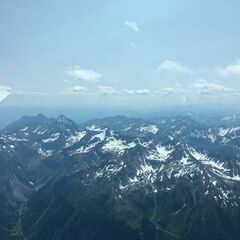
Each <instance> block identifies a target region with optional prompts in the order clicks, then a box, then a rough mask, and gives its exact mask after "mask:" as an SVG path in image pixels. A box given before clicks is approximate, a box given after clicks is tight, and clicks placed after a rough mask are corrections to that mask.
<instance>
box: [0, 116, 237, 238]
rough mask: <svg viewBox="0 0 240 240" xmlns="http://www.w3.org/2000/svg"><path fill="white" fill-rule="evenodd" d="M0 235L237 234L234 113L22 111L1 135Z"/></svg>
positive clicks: (217, 236) (72, 236)
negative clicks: (79, 119) (200, 116)
mask: <svg viewBox="0 0 240 240" xmlns="http://www.w3.org/2000/svg"><path fill="white" fill-rule="evenodd" d="M0 184H1V188H0V200H1V204H0V239H10V240H21V239H29V240H54V239H56V240H58V239H59V240H78V239H79V240H123V239H124V240H174V239H180V240H206V239H207V240H208V239H209V240H238V239H240V228H239V227H240V117H239V116H238V115H233V116H228V117H226V118H221V119H219V120H218V121H215V122H212V121H205V122H204V123H199V122H197V121H195V120H193V119H192V118H191V117H184V116H176V117H158V118H154V119H152V120H143V119H137V118H127V117H123V116H116V117H108V118H103V119H97V120H92V121H88V122H86V123H84V124H81V125H78V124H76V123H75V122H74V121H72V120H71V119H69V118H67V117H65V116H63V115H60V116H59V117H58V118H56V119H54V118H47V117H45V116H44V115H41V114H39V115H37V116H34V117H29V116H26V117H23V118H21V119H19V120H18V121H16V122H14V123H12V124H10V125H8V126H7V127H6V128H5V129H4V130H2V131H1V133H0Z"/></svg>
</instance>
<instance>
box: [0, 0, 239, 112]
mask: <svg viewBox="0 0 240 240" xmlns="http://www.w3.org/2000/svg"><path fill="white" fill-rule="evenodd" d="M239 9H240V2H239V1H237V0H229V1H223V0H211V1H206V0H201V1H198V0H196V1H192V0H191V1H190V0H182V1H179V0H168V1H167V0H166V1H165V0H148V1H146V0H138V1H136V0H131V1H129V0H128V1H126V0H121V1H113V0H112V1H110V0H102V1H96V0H95V1H94V0H93V1H81V0H68V1H62V0H58V1H56V0H52V1H46V0H42V1H31V0H1V1H0V29H1V40H0V53H1V54H0V102H1V103H0V104H1V105H2V106H28V105H30V106H39V105H43V106H44V105H46V106H49V105H51V106H55V105H56V106H62V105H64V106H68V105H70V106H95V107H96V106H101V107H102V106H111V107H114V106H123V107H124V106H128V107H129V106H132V107H136V106H143V107H149V106H151V107H156V106H168V105H179V104H180V105H181V104H182V105H186V104H211V103H212V104H215V103H236V102H238V101H239V100H240V83H239V81H240V60H239V57H240V53H239V51H240V31H239V26H240V15H239Z"/></svg>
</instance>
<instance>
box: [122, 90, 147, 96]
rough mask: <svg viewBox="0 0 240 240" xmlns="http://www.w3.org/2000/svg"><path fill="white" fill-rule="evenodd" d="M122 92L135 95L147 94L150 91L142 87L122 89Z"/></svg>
mask: <svg viewBox="0 0 240 240" xmlns="http://www.w3.org/2000/svg"><path fill="white" fill-rule="evenodd" d="M123 92H125V93H127V94H136V95H149V94H151V92H150V91H149V90H148V89H146V88H144V89H123Z"/></svg>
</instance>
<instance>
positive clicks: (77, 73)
mask: <svg viewBox="0 0 240 240" xmlns="http://www.w3.org/2000/svg"><path fill="white" fill-rule="evenodd" d="M68 74H69V75H70V76H71V77H73V78H76V79H79V80H82V81H86V82H99V81H100V79H101V78H102V77H103V75H102V74H101V73H99V72H95V71H93V70H90V69H86V68H81V67H79V66H76V67H73V68H72V69H70V71H68Z"/></svg>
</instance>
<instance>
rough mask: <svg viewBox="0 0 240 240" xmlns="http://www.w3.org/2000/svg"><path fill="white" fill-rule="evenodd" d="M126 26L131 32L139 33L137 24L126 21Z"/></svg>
mask: <svg viewBox="0 0 240 240" xmlns="http://www.w3.org/2000/svg"><path fill="white" fill-rule="evenodd" d="M125 25H126V26H127V27H128V28H130V29H131V30H133V31H134V32H139V27H138V25H137V23H135V22H131V21H125Z"/></svg>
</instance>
